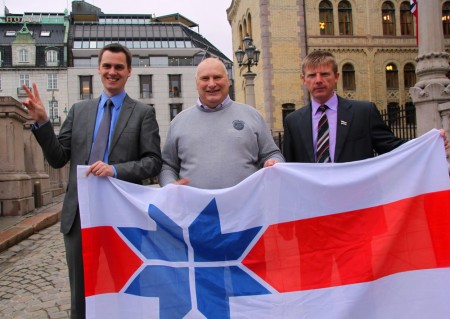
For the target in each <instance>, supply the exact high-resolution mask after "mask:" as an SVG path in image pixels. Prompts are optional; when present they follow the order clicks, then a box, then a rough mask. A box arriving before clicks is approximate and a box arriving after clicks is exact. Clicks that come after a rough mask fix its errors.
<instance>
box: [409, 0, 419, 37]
mask: <svg viewBox="0 0 450 319" xmlns="http://www.w3.org/2000/svg"><path fill="white" fill-rule="evenodd" d="M417 1H418V0H410V4H409V7H410V9H411V12H412V14H413V15H414V16H415V17H416V44H417V45H419V8H418V6H417Z"/></svg>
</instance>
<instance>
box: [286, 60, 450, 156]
mask: <svg viewBox="0 0 450 319" xmlns="http://www.w3.org/2000/svg"><path fill="white" fill-rule="evenodd" d="M338 79H339V73H338V65H337V62H336V59H335V57H334V56H333V55H332V54H331V53H330V52H326V51H313V52H311V53H310V54H308V55H307V56H306V58H305V59H304V61H303V64H302V80H303V83H304V85H305V87H306V88H307V89H308V91H309V92H310V94H311V103H309V104H308V105H306V106H305V107H302V108H300V109H298V110H296V111H294V112H292V113H291V114H289V115H288V116H286V119H285V123H284V124H285V127H284V142H283V155H284V157H285V159H286V161H287V162H302V163H315V162H316V161H317V154H316V153H317V137H318V124H319V120H320V117H321V114H322V111H320V107H321V106H322V105H326V111H325V114H326V115H327V118H328V124H329V135H328V138H329V155H330V156H329V161H330V162H336V163H342V162H352V161H357V160H363V159H367V158H371V157H373V156H374V155H375V152H376V153H377V154H383V153H386V152H389V151H392V150H393V149H395V148H396V147H398V146H400V145H402V144H403V143H405V142H406V140H402V139H399V138H397V137H396V136H395V135H394V134H393V133H392V131H391V130H390V129H389V127H388V126H387V125H386V124H385V122H384V121H383V119H382V118H381V115H380V113H379V111H378V109H377V108H376V106H375V104H374V103H372V102H368V101H355V100H348V99H344V98H342V97H340V96H338V95H337V94H336V92H335V87H336V83H337V81H338ZM441 135H442V136H443V138H444V142H445V146H446V148H448V146H449V145H448V142H447V138H446V136H445V131H444V130H441Z"/></svg>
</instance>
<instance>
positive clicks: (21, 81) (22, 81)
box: [19, 74, 30, 88]
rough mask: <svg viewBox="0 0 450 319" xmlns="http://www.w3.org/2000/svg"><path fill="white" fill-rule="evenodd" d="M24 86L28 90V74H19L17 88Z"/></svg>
mask: <svg viewBox="0 0 450 319" xmlns="http://www.w3.org/2000/svg"><path fill="white" fill-rule="evenodd" d="M24 84H25V85H26V86H27V87H28V88H29V87H30V75H29V74H20V75H19V88H22V85H24Z"/></svg>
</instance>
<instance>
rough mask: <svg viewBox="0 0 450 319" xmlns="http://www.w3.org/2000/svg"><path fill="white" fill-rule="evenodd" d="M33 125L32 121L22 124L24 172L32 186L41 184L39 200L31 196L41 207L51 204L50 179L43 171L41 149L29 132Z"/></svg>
mask: <svg viewBox="0 0 450 319" xmlns="http://www.w3.org/2000/svg"><path fill="white" fill-rule="evenodd" d="M33 123H34V121H28V122H27V123H25V124H24V134H23V138H24V140H23V142H24V151H25V171H26V172H27V174H28V175H29V176H30V177H31V183H32V185H33V186H34V184H35V183H36V182H39V183H40V184H41V194H40V195H39V196H40V198H38V199H36V194H33V196H34V197H35V200H38V201H39V203H41V204H42V205H47V204H50V203H51V202H52V197H53V196H52V193H51V192H50V177H49V175H48V174H47V172H46V171H45V166H44V154H43V153H42V149H41V147H40V146H39V143H38V142H37V141H36V138H35V137H34V136H33V133H32V132H31V127H32V125H33ZM33 191H34V187H33Z"/></svg>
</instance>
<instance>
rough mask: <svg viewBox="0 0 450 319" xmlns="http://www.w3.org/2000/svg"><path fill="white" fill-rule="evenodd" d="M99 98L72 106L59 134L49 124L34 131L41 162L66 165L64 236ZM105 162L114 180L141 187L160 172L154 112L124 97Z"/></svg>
mask: <svg viewBox="0 0 450 319" xmlns="http://www.w3.org/2000/svg"><path fill="white" fill-rule="evenodd" d="M99 100H100V98H97V99H94V100H89V101H82V102H79V103H76V104H74V105H73V106H72V107H71V109H70V111H69V114H68V116H67V119H66V120H65V121H64V123H63V125H62V127H61V130H60V133H59V135H58V136H56V135H55V133H54V131H53V127H52V125H51V124H50V123H47V124H45V125H43V126H42V127H40V128H38V129H34V130H33V133H34V135H35V136H36V139H37V141H38V142H39V144H40V145H41V147H42V150H43V152H44V155H45V158H46V159H47V161H48V162H49V164H50V165H51V166H52V167H54V168H61V167H63V166H64V165H65V164H66V163H67V162H69V161H70V173H69V183H68V186H67V192H66V195H65V198H64V203H63V210H62V215H61V232H62V233H64V234H67V233H68V232H69V231H70V229H71V227H72V225H73V222H74V220H75V216H76V214H77V210H78V193H77V166H78V165H87V163H88V159H89V153H90V149H91V145H92V139H93V134H94V126H95V119H96V116H97V109H98V103H99ZM108 161H109V164H110V165H114V167H115V169H116V171H117V178H118V179H121V180H124V181H128V182H132V183H142V180H144V179H147V178H150V177H153V176H157V175H158V173H159V171H160V170H161V165H162V161H161V146H160V136H159V127H158V123H157V122H156V117H155V109H154V108H153V107H152V106H149V105H145V104H143V103H141V102H139V101H136V100H133V99H131V98H130V97H129V96H128V95H126V97H125V99H124V102H123V105H122V109H121V111H120V114H119V118H118V120H117V124H116V127H115V129H114V136H113V138H112V140H111V143H110V148H109V154H108Z"/></svg>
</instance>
